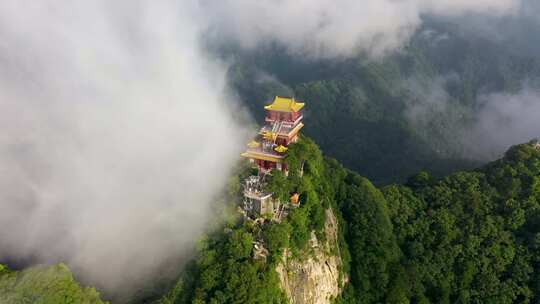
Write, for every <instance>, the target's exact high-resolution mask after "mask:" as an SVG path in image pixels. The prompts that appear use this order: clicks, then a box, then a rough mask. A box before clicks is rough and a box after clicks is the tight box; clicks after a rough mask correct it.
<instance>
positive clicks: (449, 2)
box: [203, 0, 520, 57]
mask: <svg viewBox="0 0 540 304" xmlns="http://www.w3.org/2000/svg"><path fill="white" fill-rule="evenodd" d="M203 5H204V7H205V10H206V11H207V12H208V14H210V20H211V22H212V23H211V24H213V29H214V34H215V37H219V38H221V39H225V40H231V39H232V40H235V41H238V42H239V43H240V44H241V45H242V46H243V47H247V48H252V47H255V46H258V45H260V44H261V43H267V42H269V41H278V42H280V43H282V44H283V45H285V46H286V47H287V48H288V49H289V50H290V51H291V52H292V53H296V54H302V55H309V56H312V57H336V56H337V57H347V56H351V55H353V54H355V53H356V52H358V51H364V52H367V53H368V54H369V55H372V56H381V55H384V54H385V53H387V52H388V51H392V50H395V49H396V48H398V47H400V46H401V45H402V44H403V43H405V42H406V41H407V40H408V39H409V38H410V36H411V35H412V34H413V33H414V31H415V30H416V29H417V28H418V26H419V25H420V24H421V16H422V15H423V14H436V15H444V16H455V15H460V14H466V13H485V14H491V15H503V14H512V13H515V12H516V10H517V9H518V8H519V5H520V0H479V1H469V0H439V1H431V0H316V1H314V0H295V1H286V0H259V1H252V0H223V1H206V2H204V4H203Z"/></svg>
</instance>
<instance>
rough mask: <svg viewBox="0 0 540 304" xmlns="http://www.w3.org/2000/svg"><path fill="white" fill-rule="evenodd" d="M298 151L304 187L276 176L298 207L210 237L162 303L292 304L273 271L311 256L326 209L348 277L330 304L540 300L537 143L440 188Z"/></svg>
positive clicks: (429, 180) (306, 147)
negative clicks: (383, 178)
mask: <svg viewBox="0 0 540 304" xmlns="http://www.w3.org/2000/svg"><path fill="white" fill-rule="evenodd" d="M300 145H301V146H303V147H297V148H294V147H293V148H292V149H293V150H294V149H298V150H302V151H304V152H306V151H311V152H313V153H314V154H311V155H312V156H311V157H308V158H306V159H305V160H306V161H307V162H306V176H305V177H304V179H305V180H307V181H308V183H310V184H311V185H309V186H307V185H300V184H295V181H294V177H293V179H292V180H293V181H292V182H291V184H287V183H285V182H283V180H281V177H280V176H279V174H277V175H276V181H277V183H276V184H275V186H277V185H282V189H285V190H286V191H287V189H292V188H295V189H301V190H300V192H301V193H302V197H303V199H304V201H303V202H304V204H303V206H302V207H301V208H300V209H298V210H297V212H295V213H293V214H292V215H291V217H290V219H289V220H287V221H286V222H283V223H281V224H268V225H267V226H264V227H265V228H263V230H262V231H261V230H258V228H257V226H252V225H250V224H249V223H242V222H237V223H235V224H233V223H231V224H230V225H229V227H228V228H226V229H225V230H224V231H223V232H222V233H218V234H216V235H214V236H211V237H210V238H208V239H206V240H205V241H204V246H203V247H202V248H201V251H200V254H199V258H198V259H197V262H196V263H195V264H194V265H193V266H192V268H191V269H190V271H189V272H188V273H186V275H184V277H183V279H181V280H180V281H179V282H178V283H177V287H176V288H175V289H173V291H171V293H169V294H168V295H167V296H166V297H165V298H163V299H162V303H286V302H288V301H290V299H288V298H287V297H286V296H285V295H284V293H283V291H282V289H281V283H280V281H279V278H278V276H277V274H276V272H275V267H276V265H278V264H279V261H280V260H281V259H282V258H283V249H285V248H288V250H290V251H292V252H293V255H292V256H293V258H297V259H299V260H302V259H305V258H306V255H307V256H309V252H310V250H306V249H308V248H309V246H308V238H309V237H308V235H309V232H310V231H313V232H315V233H316V234H317V235H318V237H319V238H321V239H324V236H323V235H321V234H320V233H319V232H320V231H321V226H320V225H321V224H322V223H324V217H321V216H320V215H319V211H318V210H324V208H332V209H334V210H335V212H336V213H337V215H338V216H337V218H339V219H340V220H339V239H340V242H339V246H338V248H335V249H336V250H339V256H340V258H341V263H342V268H341V269H340V270H341V272H342V276H343V277H346V278H348V279H347V281H348V283H347V284H345V285H344V286H343V290H342V292H341V295H340V296H339V297H338V298H337V299H335V301H336V303H381V302H382V303H487V302H489V303H535V302H536V301H538V300H539V299H538V298H537V297H538V294H540V290H539V287H540V286H538V281H539V273H540V268H539V262H540V252H539V248H540V247H539V246H540V243H539V242H538V239H539V238H540V203H539V202H540V188H539V187H540V151H538V150H537V149H536V148H535V147H534V146H532V145H530V144H525V145H520V146H515V147H513V148H511V149H510V150H509V151H508V152H507V153H506V155H505V157H504V158H503V159H501V160H499V161H496V162H493V163H491V164H489V165H487V166H485V167H483V168H481V169H478V170H475V171H470V172H459V173H456V174H453V175H450V176H448V177H445V178H442V179H435V178H433V177H431V176H430V175H429V174H427V173H425V172H423V173H420V174H417V175H415V176H413V177H412V178H410V179H409V181H408V182H407V183H406V184H405V185H391V186H387V187H384V188H382V189H377V188H376V187H375V186H373V184H372V183H371V182H369V180H367V179H365V178H363V177H361V176H359V175H358V174H356V173H353V172H351V171H348V170H346V169H344V168H343V167H341V165H339V164H338V163H337V162H336V161H334V160H331V159H326V160H325V159H323V158H321V154H320V153H319V152H317V150H318V149H317V148H316V146H315V145H314V144H313V143H312V142H310V141H309V140H306V139H304V140H303V144H300ZM311 152H309V153H311ZM293 155H294V152H293ZM317 155H318V156H317ZM313 156H315V157H313ZM321 173H322V174H321ZM319 174H321V175H320V177H322V178H320V179H318V178H317V176H318V175H319ZM298 186H300V187H299V188H297V187H298ZM304 187H305V188H304ZM321 220H322V222H321ZM261 236H262V239H263V240H264V243H265V244H266V246H267V247H268V250H269V253H270V255H269V256H268V259H267V260H266V262H265V261H261V260H255V259H253V258H252V248H253V247H252V242H253V241H254V240H256V239H258V238H259V237H261ZM306 246H307V247H306ZM306 303H311V302H306ZM328 303H330V302H328Z"/></svg>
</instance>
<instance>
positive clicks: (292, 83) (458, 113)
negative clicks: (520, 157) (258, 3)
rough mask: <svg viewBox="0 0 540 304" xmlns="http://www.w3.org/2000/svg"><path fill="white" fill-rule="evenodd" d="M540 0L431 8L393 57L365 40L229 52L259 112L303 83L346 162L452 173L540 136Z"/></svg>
mask: <svg viewBox="0 0 540 304" xmlns="http://www.w3.org/2000/svg"><path fill="white" fill-rule="evenodd" d="M537 6H538V5H537V4H535V3H533V2H532V1H525V2H522V3H520V6H518V7H517V9H516V11H515V12H514V13H509V14H507V15H493V14H486V13H479V12H474V11H468V12H465V13H463V14H461V15H452V14H451V15H444V14H435V13H426V14H423V15H421V20H422V22H421V23H420V25H419V26H418V27H416V28H415V30H414V31H413V33H412V34H411V36H410V39H408V40H406V41H404V42H403V43H402V44H401V45H400V46H397V47H395V48H394V49H392V50H391V51H390V52H389V53H386V55H385V56H383V57H373V56H369V54H367V53H366V52H363V51H362V50H361V49H360V50H359V51H357V52H356V53H352V54H350V56H349V57H346V58H343V57H337V58H336V57H334V58H327V57H325V58H318V59H316V58H315V59H314V58H313V57H309V56H308V57H301V56H296V55H294V54H291V53H290V51H288V48H287V47H286V46H283V45H282V44H281V43H280V42H276V43H274V44H271V45H266V46H263V47H258V48H256V49H251V50H247V51H246V50H245V49H244V50H243V51H239V52H240V54H241V55H234V54H235V52H238V49H237V48H235V47H232V49H231V47H230V46H229V47H228V48H224V49H221V51H222V52H224V53H225V54H230V55H225V57H227V56H229V58H232V59H231V60H232V61H233V62H234V64H233V66H232V68H231V69H230V70H229V79H230V81H231V83H232V84H233V86H234V87H236V88H237V90H238V91H239V92H240V95H241V97H242V99H243V100H244V102H246V104H248V106H249V107H250V108H251V109H252V111H253V112H254V113H255V115H256V116H257V115H260V114H261V110H260V109H261V107H260V106H261V103H260V102H259V101H260V100H269V98H270V95H272V93H273V92H278V94H285V95H287V94H295V95H296V96H297V97H298V98H300V99H306V100H311V101H312V102H314V103H316V108H315V109H314V108H308V114H307V115H309V117H311V119H312V121H314V124H313V125H311V126H310V127H311V128H310V129H308V130H307V132H308V134H309V135H310V136H312V137H313V138H314V139H315V140H316V141H317V142H318V143H320V145H321V147H322V149H323V150H324V151H325V152H327V153H328V154H329V155H331V156H333V157H336V158H337V159H339V160H340V161H342V162H344V163H345V164H346V165H347V166H348V167H350V168H354V169H356V170H358V171H359V172H362V173H363V174H366V175H367V176H369V177H371V178H373V179H375V180H376V181H381V182H385V181H395V180H403V179H404V178H406V177H407V176H408V175H410V174H413V173H414V172H417V171H418V170H422V169H427V170H429V171H432V172H434V173H436V174H439V175H444V174H446V173H448V172H452V171H454V170H456V169H459V168H461V169H465V168H472V167H474V166H477V165H478V164H481V163H483V162H486V161H490V160H493V159H495V158H498V157H500V155H502V153H503V152H504V151H505V150H506V148H505V147H508V146H509V145H511V144H516V143H520V142H526V141H528V140H530V139H531V138H535V137H537V136H538V134H536V133H537V130H539V128H540V124H539V122H538V120H537V119H535V118H534V115H533V114H531V113H537V112H536V111H537V108H536V104H538V102H537V100H538V99H539V97H540V96H539V95H538V88H540V56H539V55H538V53H537V52H534V51H531V50H533V49H534V48H536V47H537V46H536V45H537V41H538V35H537V33H539V32H540V24H539V23H538V14H534V9H537ZM499 29H500V30H499ZM516 32H519V33H520V35H516V34H515V33H516ZM336 39H339V36H336ZM525 46H527V47H525ZM525 96H526V97H525ZM259 117H260V116H259ZM381 155H384V156H382V157H381ZM388 164H391V165H388Z"/></svg>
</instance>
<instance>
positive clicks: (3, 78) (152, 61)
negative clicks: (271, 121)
mask: <svg viewBox="0 0 540 304" xmlns="http://www.w3.org/2000/svg"><path fill="white" fill-rule="evenodd" d="M200 13H201V12H200V11H199V10H198V8H197V6H196V3H195V2H194V1H180V2H175V1H161V2H159V3H158V2H155V1H144V0H140V1H114V2H110V1H106V0H100V1H68V2H66V1H56V0H44V1H38V2H36V1H26V0H4V1H2V2H1V3H0V129H1V130H2V131H1V132H0V209H1V212H0V227H2V229H0V260H1V259H3V258H7V257H18V258H25V257H37V258H38V260H39V261H42V262H47V261H57V260H63V261H67V262H69V263H70V264H71V266H73V267H74V268H76V269H77V270H80V271H81V273H83V274H85V276H86V278H87V279H90V280H91V282H94V283H99V284H100V285H105V286H107V287H108V288H109V289H111V290H116V289H118V288H120V287H126V285H127V284H131V283H134V282H136V281H137V280H139V279H146V280H148V277H147V276H148V275H149V274H150V273H152V271H155V270H156V269H158V266H159V264H160V263H162V262H164V261H166V260H167V259H170V258H173V257H177V256H178V255H179V254H182V253H185V252H186V251H187V250H188V249H189V248H190V247H191V246H192V242H193V240H194V239H195V238H196V237H197V235H198V233H200V232H201V230H202V229H203V228H204V227H205V225H206V220H207V219H208V214H209V208H210V204H211V202H212V199H213V196H214V195H216V193H217V192H218V191H220V189H221V188H222V187H223V185H224V183H225V180H226V178H227V175H228V174H229V169H230V167H231V166H232V165H233V164H234V163H235V161H236V160H237V159H238V152H239V149H241V147H242V146H243V142H244V137H245V135H246V134H245V132H244V130H243V128H241V127H240V126H239V124H238V122H237V121H235V120H234V118H233V114H232V110H231V109H232V108H234V103H231V102H230V100H229V101H226V100H225V98H224V96H226V94H225V90H226V88H225V87H224V69H223V67H222V66H220V64H219V63H217V62H212V61H211V60H209V59H208V58H207V57H205V55H204V52H203V51H202V50H201V49H200V47H199V41H198V39H199V36H200V33H201V30H202V29H203V27H204V26H205V25H204V23H203V22H201V21H200V20H201V19H200V16H201V15H200Z"/></svg>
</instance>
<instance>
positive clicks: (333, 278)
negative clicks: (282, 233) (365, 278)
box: [276, 209, 345, 304]
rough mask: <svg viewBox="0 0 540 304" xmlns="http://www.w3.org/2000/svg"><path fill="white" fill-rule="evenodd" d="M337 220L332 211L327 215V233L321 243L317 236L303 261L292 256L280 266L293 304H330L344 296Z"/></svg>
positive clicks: (288, 256) (325, 230)
mask: <svg viewBox="0 0 540 304" xmlns="http://www.w3.org/2000/svg"><path fill="white" fill-rule="evenodd" d="M337 231H338V225H337V219H336V217H335V215H334V213H333V212H332V210H331V209H329V210H327V211H326V223H325V228H324V233H325V235H326V240H325V241H324V242H320V241H319V240H318V239H317V237H316V236H315V233H313V234H312V238H311V241H310V244H309V248H308V250H307V251H309V252H306V254H305V257H304V258H302V259H297V258H295V259H293V258H291V257H290V254H289V253H288V252H286V253H285V255H284V256H285V258H284V259H283V261H282V262H281V263H280V264H279V265H278V267H277V268H276V271H277V272H278V274H279V277H280V281H281V287H282V288H283V290H285V293H286V294H287V296H288V297H289V299H290V301H291V303H293V304H327V303H328V304H329V303H331V302H332V299H334V298H335V297H337V296H338V295H339V294H340V292H341V286H343V284H344V280H345V278H344V277H343V276H342V275H340V273H341V265H342V262H341V258H340V254H339V244H338V236H337Z"/></svg>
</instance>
